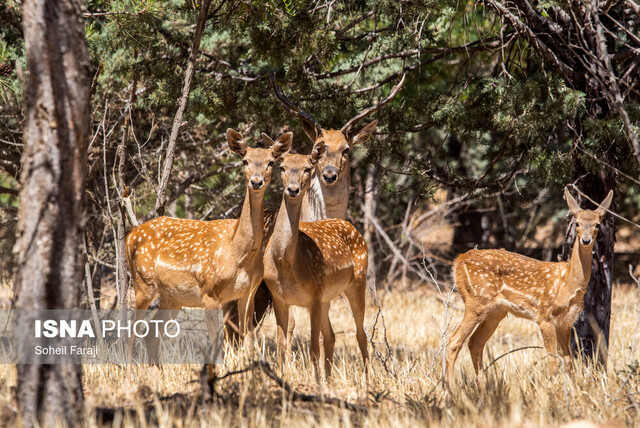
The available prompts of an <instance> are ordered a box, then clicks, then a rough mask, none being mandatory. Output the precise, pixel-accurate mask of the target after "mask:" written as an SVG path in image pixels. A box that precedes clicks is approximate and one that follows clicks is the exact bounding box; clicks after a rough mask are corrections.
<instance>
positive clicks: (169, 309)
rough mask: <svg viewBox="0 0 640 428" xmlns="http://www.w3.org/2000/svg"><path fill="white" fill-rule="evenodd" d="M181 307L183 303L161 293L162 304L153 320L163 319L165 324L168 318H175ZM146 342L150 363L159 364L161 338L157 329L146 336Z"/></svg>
mask: <svg viewBox="0 0 640 428" xmlns="http://www.w3.org/2000/svg"><path fill="white" fill-rule="evenodd" d="M181 308H182V305H180V304H179V303H177V302H176V301H175V300H173V299H172V298H171V297H168V296H163V295H160V304H159V305H158V310H157V311H156V313H155V314H154V316H153V321H162V325H164V323H165V322H166V321H167V320H169V319H173V318H175V317H176V315H177V314H178V311H180V309H181ZM156 325H158V324H156ZM144 343H145V346H146V347H147V357H148V358H149V363H150V364H158V363H159V362H160V358H159V355H160V354H159V349H160V338H159V337H156V335H155V329H154V331H153V332H151V331H150V332H149V334H148V335H147V337H145V340H144Z"/></svg>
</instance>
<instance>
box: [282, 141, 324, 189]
mask: <svg viewBox="0 0 640 428" xmlns="http://www.w3.org/2000/svg"><path fill="white" fill-rule="evenodd" d="M324 151H325V145H324V142H323V141H319V142H317V143H316V144H315V145H314V146H313V149H312V150H311V154H310V155H299V154H286V155H284V157H283V159H282V163H281V164H280V171H281V176H282V185H283V187H284V195H285V197H287V198H289V199H292V200H296V199H299V198H302V196H303V195H304V194H305V193H306V191H307V189H308V188H309V183H310V181H311V175H312V174H311V172H312V171H313V168H314V167H315V166H316V165H317V164H318V162H319V160H320V158H321V157H322V155H323V153H324Z"/></svg>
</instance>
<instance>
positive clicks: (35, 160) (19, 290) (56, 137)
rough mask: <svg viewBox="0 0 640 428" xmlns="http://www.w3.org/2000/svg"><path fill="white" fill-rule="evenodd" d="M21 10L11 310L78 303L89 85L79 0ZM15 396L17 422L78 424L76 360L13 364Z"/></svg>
mask: <svg viewBox="0 0 640 428" xmlns="http://www.w3.org/2000/svg"><path fill="white" fill-rule="evenodd" d="M22 10H23V17H24V20H23V25H24V36H25V46H26V52H27V69H28V73H29V74H28V80H27V84H26V90H25V101H26V104H25V111H26V118H27V120H26V129H25V132H24V153H23V160H22V164H23V167H22V173H21V184H22V186H21V191H20V210H19V219H18V231H17V236H18V239H17V242H16V245H15V248H14V250H15V252H16V255H17V269H16V277H15V288H16V302H15V308H16V309H17V310H19V309H43V308H49V309H63V308H77V307H79V304H80V296H81V291H82V286H83V281H82V278H83V263H82V232H83V194H84V181H85V175H86V164H87V161H86V159H87V142H88V140H89V138H88V137H89V132H88V127H89V112H90V110H89V89H90V83H91V81H90V68H91V65H90V62H89V55H88V52H87V46H86V42H85V38H84V31H83V21H82V17H81V12H82V10H81V4H80V2H79V1H77V0H58V1H53V0H25V1H24V6H23V9H22ZM17 396H18V397H17V398H18V405H19V410H20V414H21V416H22V422H23V424H24V425H25V426H34V425H36V424H43V425H53V424H54V423H55V421H60V422H62V423H63V424H66V425H69V426H73V425H77V424H78V423H79V422H80V421H81V418H82V411H83V394H82V383H81V367H80V366H77V365H75V366H74V365H59V366H51V365H18V388H17Z"/></svg>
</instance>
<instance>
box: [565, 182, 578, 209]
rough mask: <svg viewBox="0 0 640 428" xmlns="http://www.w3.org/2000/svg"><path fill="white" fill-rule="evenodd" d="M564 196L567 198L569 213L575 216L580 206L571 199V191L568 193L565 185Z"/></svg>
mask: <svg viewBox="0 0 640 428" xmlns="http://www.w3.org/2000/svg"><path fill="white" fill-rule="evenodd" d="M564 197H565V199H566V200H567V205H568V206H569V210H570V211H571V213H572V214H573V215H574V216H577V215H578V212H579V211H580V206H579V205H578V203H577V202H576V200H575V199H573V196H571V193H569V190H567V188H566V187H565V189H564Z"/></svg>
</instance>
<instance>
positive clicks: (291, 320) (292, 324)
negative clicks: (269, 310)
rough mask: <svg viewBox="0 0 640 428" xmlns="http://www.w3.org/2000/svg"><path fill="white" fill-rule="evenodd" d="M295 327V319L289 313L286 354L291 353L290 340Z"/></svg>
mask: <svg viewBox="0 0 640 428" xmlns="http://www.w3.org/2000/svg"><path fill="white" fill-rule="evenodd" d="M295 328H296V320H295V319H294V318H293V314H289V323H288V325H287V348H286V351H287V354H288V355H291V341H292V340H293V330H294V329H295Z"/></svg>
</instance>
